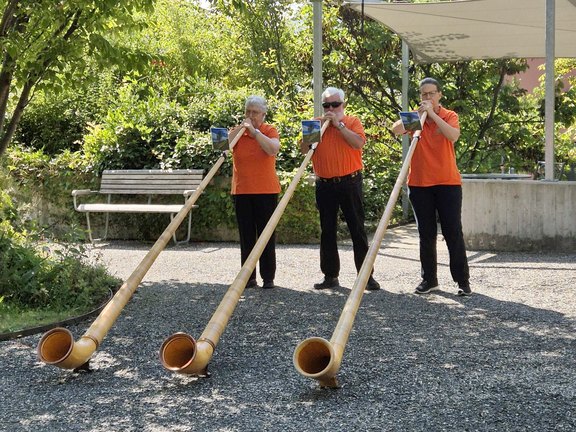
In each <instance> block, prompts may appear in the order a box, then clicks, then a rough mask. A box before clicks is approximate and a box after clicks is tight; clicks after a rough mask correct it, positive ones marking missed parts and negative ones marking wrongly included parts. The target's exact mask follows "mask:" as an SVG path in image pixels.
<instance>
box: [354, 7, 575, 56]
mask: <svg viewBox="0 0 576 432" xmlns="http://www.w3.org/2000/svg"><path fill="white" fill-rule="evenodd" d="M350 4H351V7H353V8H354V9H356V10H358V11H360V10H361V9H362V6H361V2H359V1H355V2H350ZM545 7H546V1H544V0H466V1H456V2H442V3H388V2H383V1H374V0H372V1H365V2H364V14H365V15H367V16H369V17H371V18H373V19H374V20H376V21H379V22H381V23H382V24H383V25H385V26H386V27H388V28H389V29H391V30H392V31H393V32H394V33H397V34H398V35H399V36H400V37H401V38H402V39H403V40H404V41H405V42H406V43H407V44H408V46H409V47H410V50H411V52H412V54H413V56H414V60H415V61H416V62H418V63H434V62H440V63H441V62H450V61H466V60H474V59H498V58H533V57H542V58H543V57H546V49H545V48H546V47H545V31H546V11H545ZM555 9H556V18H555V21H556V22H555V28H556V32H555V57H573V58H576V0H556V5H555Z"/></svg>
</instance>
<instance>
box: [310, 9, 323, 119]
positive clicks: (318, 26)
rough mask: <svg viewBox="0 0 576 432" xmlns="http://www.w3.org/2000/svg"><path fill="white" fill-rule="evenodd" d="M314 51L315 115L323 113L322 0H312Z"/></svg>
mask: <svg viewBox="0 0 576 432" xmlns="http://www.w3.org/2000/svg"><path fill="white" fill-rule="evenodd" d="M312 3H313V6H314V8H313V26H314V51H313V57H312V69H313V72H312V87H313V89H314V117H320V116H321V115H322V85H323V84H322V0H312Z"/></svg>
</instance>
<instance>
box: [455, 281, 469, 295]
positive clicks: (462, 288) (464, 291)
mask: <svg viewBox="0 0 576 432" xmlns="http://www.w3.org/2000/svg"><path fill="white" fill-rule="evenodd" d="M458 295H459V296H471V295H472V290H471V289H470V283H469V282H459V283H458Z"/></svg>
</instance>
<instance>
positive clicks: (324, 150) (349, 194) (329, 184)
mask: <svg viewBox="0 0 576 432" xmlns="http://www.w3.org/2000/svg"><path fill="white" fill-rule="evenodd" d="M344 106H345V104H344V91H343V90H341V89H338V88H335V87H328V88H327V89H326V90H324V92H323V93H322V107H323V108H324V115H323V117H322V120H323V121H329V122H330V125H329V126H328V128H327V129H326V131H325V132H324V134H323V136H322V140H321V142H320V143H319V144H318V147H316V150H315V151H314V155H313V156H312V165H313V168H314V173H315V174H316V206H317V207H318V211H319V213H320V228H321V230H322V232H321V235H320V270H321V271H322V273H324V280H323V281H322V282H319V283H317V284H314V288H316V289H325V288H335V287H337V286H339V281H338V276H339V273H340V257H339V254H338V245H337V228H338V212H339V210H342V213H343V215H344V219H345V220H346V223H347V225H348V230H349V231H350V236H351V238H352V245H353V250H354V263H355V265H356V271H360V268H361V267H362V263H363V262H364V258H365V257H366V254H367V253H368V238H367V236H366V230H365V228H364V203H363V192H362V167H363V165H362V147H363V146H364V144H365V142H366V136H365V134H364V128H363V126H362V123H361V122H360V119H358V118H357V117H354V116H349V115H345V114H344ZM301 150H302V153H307V152H308V150H309V149H308V147H307V145H306V144H304V143H301ZM366 289H367V290H370V291H375V290H378V289H380V285H379V284H378V282H376V281H375V280H374V278H373V277H372V276H370V279H369V280H368V283H367V284H366Z"/></svg>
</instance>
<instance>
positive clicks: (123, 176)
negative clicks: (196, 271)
mask: <svg viewBox="0 0 576 432" xmlns="http://www.w3.org/2000/svg"><path fill="white" fill-rule="evenodd" d="M203 176H204V170H201V169H181V170H106V171H104V172H103V173H102V178H101V181H100V190H98V191H92V190H89V189H80V190H73V191H72V197H73V199H74V209H75V210H76V211H79V212H83V213H86V223H87V224H88V236H89V237H90V241H91V242H92V243H94V242H95V241H96V240H105V239H106V237H107V235H108V223H109V218H110V213H169V214H170V220H172V219H173V218H174V216H175V215H176V214H177V213H178V212H179V211H180V210H182V208H183V207H184V204H185V203H186V199H187V198H188V197H189V196H190V195H191V194H192V193H193V192H194V191H195V190H196V188H197V187H198V185H200V183H201V182H202V178H203ZM92 194H99V195H103V196H106V202H104V203H88V204H79V203H78V197H79V196H84V195H92ZM113 195H124V196H127V195H142V196H146V197H147V202H146V203H141V204H137V203H121V202H118V203H115V202H113V199H112V196H113ZM166 195H181V196H183V201H182V204H162V203H153V202H152V201H153V197H157V196H166ZM194 207H197V206H194ZM90 213H104V214H105V215H106V226H105V228H104V235H103V236H102V237H101V238H99V239H94V238H93V237H92V228H91V225H90ZM191 213H192V212H190V213H188V235H187V237H186V240H183V241H177V240H176V233H174V234H173V238H174V242H175V243H185V242H188V241H190V229H191V226H192V222H191V217H192V216H191Z"/></svg>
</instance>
